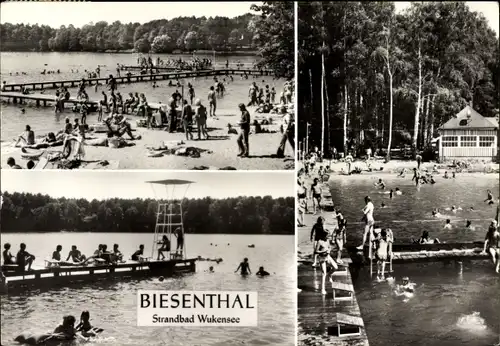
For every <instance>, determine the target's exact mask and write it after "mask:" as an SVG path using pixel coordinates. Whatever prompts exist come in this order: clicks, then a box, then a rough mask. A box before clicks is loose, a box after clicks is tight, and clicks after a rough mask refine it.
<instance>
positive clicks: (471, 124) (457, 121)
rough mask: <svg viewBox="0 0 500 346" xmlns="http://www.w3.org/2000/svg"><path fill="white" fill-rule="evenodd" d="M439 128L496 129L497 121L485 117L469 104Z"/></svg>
mask: <svg viewBox="0 0 500 346" xmlns="http://www.w3.org/2000/svg"><path fill="white" fill-rule="evenodd" d="M439 129H440V130H464V129H484V130H493V129H498V121H497V120H496V119H495V118H486V117H483V116H482V115H481V114H479V113H478V112H476V111H475V110H474V109H473V108H472V107H471V106H466V107H465V108H464V109H462V110H461V111H460V112H458V114H457V115H455V116H454V117H453V118H451V119H450V120H448V121H447V122H446V123H445V124H444V125H443V126H441V127H440V128H439Z"/></svg>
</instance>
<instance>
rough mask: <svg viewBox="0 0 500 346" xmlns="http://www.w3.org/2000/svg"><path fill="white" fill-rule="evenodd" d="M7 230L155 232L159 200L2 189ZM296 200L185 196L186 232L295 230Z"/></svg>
mask: <svg viewBox="0 0 500 346" xmlns="http://www.w3.org/2000/svg"><path fill="white" fill-rule="evenodd" d="M2 196H3V201H4V203H3V207H2V210H1V220H2V231H4V232H5V231H8V232H27V231H34V232H45V231H58V230H63V229H65V230H70V231H77V232H88V231H92V232H151V233H152V232H154V226H155V221H156V218H155V215H156V211H157V203H158V201H156V200H152V199H133V200H127V199H118V198H113V199H108V200H96V199H94V200H92V201H88V200H86V199H66V198H57V199H56V198H52V197H50V196H47V195H41V194H37V195H34V194H29V193H27V194H26V193H12V194H11V193H8V192H4V193H2ZM294 203H295V202H294V198H293V197H287V198H276V199H275V198H272V197H270V196H265V197H237V198H226V199H212V198H210V197H206V198H203V199H185V200H184V201H183V218H184V227H185V229H186V232H190V233H228V234H231V233H237V234H294Z"/></svg>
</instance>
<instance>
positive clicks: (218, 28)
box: [0, 13, 255, 53]
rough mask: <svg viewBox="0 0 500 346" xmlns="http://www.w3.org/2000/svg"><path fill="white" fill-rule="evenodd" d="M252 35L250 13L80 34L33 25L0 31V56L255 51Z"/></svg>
mask: <svg viewBox="0 0 500 346" xmlns="http://www.w3.org/2000/svg"><path fill="white" fill-rule="evenodd" d="M254 32H255V16H254V15H252V14H250V13H247V14H244V15H241V16H238V17H234V18H227V17H214V18H212V17H210V18H206V17H199V18H196V17H177V18H173V19H171V20H166V19H159V20H153V21H150V22H147V23H144V24H139V23H121V22H120V21H115V22H113V23H112V24H108V23H107V22H105V21H100V22H97V23H95V24H93V23H90V24H87V25H84V26H83V27H82V28H75V27H74V26H73V25H71V24H70V25H69V26H64V25H63V26H61V27H60V28H58V29H55V28H51V27H49V26H46V25H42V26H38V25H36V24H35V25H24V24H11V23H5V24H1V25H0V39H1V40H2V46H1V47H2V50H3V51H40V52H47V51H55V52H81V51H85V52H105V51H127V50H135V51H137V52H141V53H148V52H152V53H172V52H173V51H174V50H180V51H193V50H216V51H230V50H234V49H242V48H247V49H248V48H255V45H254V42H253V36H254Z"/></svg>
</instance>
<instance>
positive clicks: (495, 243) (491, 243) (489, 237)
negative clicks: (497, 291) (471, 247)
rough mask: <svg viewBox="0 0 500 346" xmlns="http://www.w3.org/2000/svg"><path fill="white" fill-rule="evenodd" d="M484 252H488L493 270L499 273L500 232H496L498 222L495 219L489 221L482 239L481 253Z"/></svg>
mask: <svg viewBox="0 0 500 346" xmlns="http://www.w3.org/2000/svg"><path fill="white" fill-rule="evenodd" d="M486 253H489V254H490V256H491V260H492V262H493V265H494V266H495V271H496V272H497V273H500V233H499V232H498V222H497V221H496V220H493V221H491V224H490V227H489V228H488V232H487V233H486V237H485V239H484V248H483V254H486Z"/></svg>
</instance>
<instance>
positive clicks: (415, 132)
mask: <svg viewBox="0 0 500 346" xmlns="http://www.w3.org/2000/svg"><path fill="white" fill-rule="evenodd" d="M421 99H422V53H421V51H420V45H419V47H418V96H417V107H416V109H415V123H414V124H413V138H412V147H413V148H412V149H413V156H415V155H416V153H417V141H418V125H419V121H420V107H421Z"/></svg>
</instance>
